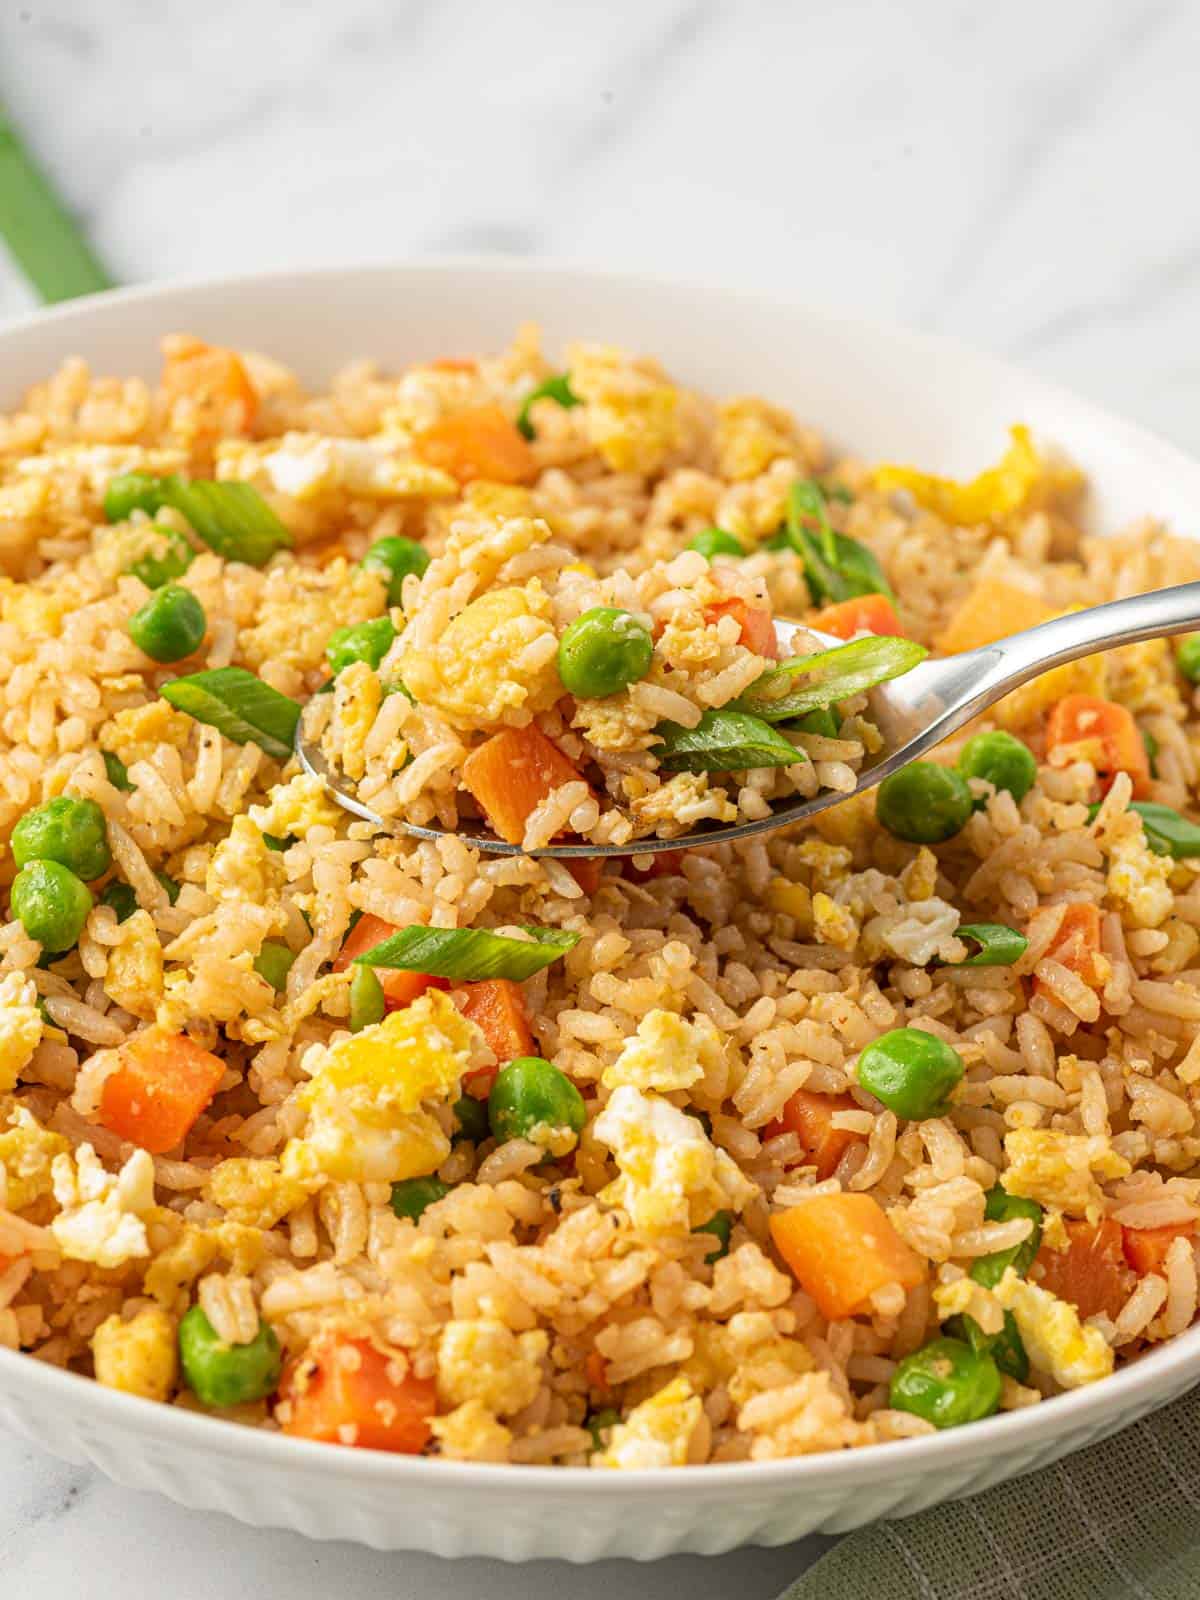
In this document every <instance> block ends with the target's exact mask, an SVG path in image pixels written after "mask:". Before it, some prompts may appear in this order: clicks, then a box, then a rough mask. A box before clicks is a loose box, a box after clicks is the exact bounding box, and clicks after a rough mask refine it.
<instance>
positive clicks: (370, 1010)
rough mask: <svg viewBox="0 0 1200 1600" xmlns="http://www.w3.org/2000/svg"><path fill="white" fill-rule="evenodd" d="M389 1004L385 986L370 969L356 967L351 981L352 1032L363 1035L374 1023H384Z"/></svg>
mask: <svg viewBox="0 0 1200 1600" xmlns="http://www.w3.org/2000/svg"><path fill="white" fill-rule="evenodd" d="M386 1010H387V1003H386V1001H385V1000H384V997H383V985H382V984H381V983H380V981H379V979H378V978H377V977H376V976H375V974H374V972H373V971H372V969H371V968H370V967H355V969H354V975H353V977H352V978H351V979H350V1032H351V1033H361V1031H362V1030H363V1029H364V1028H369V1027H371V1026H372V1024H373V1023H376V1022H382V1021H383V1015H384V1012H385V1011H386Z"/></svg>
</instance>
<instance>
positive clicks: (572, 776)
mask: <svg viewBox="0 0 1200 1600" xmlns="http://www.w3.org/2000/svg"><path fill="white" fill-rule="evenodd" d="M462 777H463V783H464V785H465V786H466V787H467V788H468V789H469V790H470V792H471V793H472V794H473V795H474V796H475V799H476V800H477V801H478V802H479V805H480V806H481V807H482V809H483V814H484V816H485V817H486V818H487V819H488V821H489V822H490V823H491V825H492V827H493V828H494V829H495V830H496V832H497V833H498V834H499V836H500V838H501V839H505V840H507V841H508V843H509V844H520V842H521V840H522V839H523V838H524V837H525V823H526V822H527V820H528V818H529V814H530V812H531V811H532V810H533V809H534V807H535V806H539V805H541V803H542V801H543V800H544V799H545V798H546V796H547V795H548V794H549V793H550V792H551V791H552V790H554V789H557V788H560V787H561V785H562V784H564V783H577V782H578V781H579V779H580V777H581V774H580V771H579V768H578V767H577V766H576V765H575V764H574V762H572V761H570V760H568V758H567V757H566V756H565V755H563V753H562V751H561V750H560V749H559V748H558V746H557V745H554V744H551V743H550V740H549V739H547V737H546V735H545V734H544V733H542V732H541V730H540V729H539V728H535V727H534V726H533V725H532V724H530V726H529V727H528V728H505V729H504V731H503V732H502V733H494V734H493V735H492V737H491V738H490V739H485V740H484V741H483V743H482V744H481V745H477V746H476V748H475V749H474V750H472V751H471V754H470V755H469V756H468V757H467V759H466V760H465V761H464V762H463V770H462Z"/></svg>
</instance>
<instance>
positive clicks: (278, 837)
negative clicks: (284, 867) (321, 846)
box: [262, 833, 296, 855]
mask: <svg viewBox="0 0 1200 1600" xmlns="http://www.w3.org/2000/svg"><path fill="white" fill-rule="evenodd" d="M262 837H263V843H264V844H265V845H266V847H267V849H268V850H274V851H276V852H278V853H279V854H280V855H282V853H283V852H284V851H285V850H290V849H291V848H292V846H293V845H294V844H295V842H296V835H295V834H294V833H285V834H278V833H264V834H263V836H262Z"/></svg>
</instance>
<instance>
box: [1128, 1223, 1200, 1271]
mask: <svg viewBox="0 0 1200 1600" xmlns="http://www.w3.org/2000/svg"><path fill="white" fill-rule="evenodd" d="M1195 1231H1196V1224H1195V1223H1194V1222H1168V1223H1167V1224H1165V1225H1164V1226H1163V1227H1161V1228H1127V1227H1124V1226H1123V1227H1122V1229H1121V1244H1122V1247H1123V1248H1124V1251H1125V1259H1126V1261H1127V1262H1128V1263H1129V1265H1130V1266H1131V1267H1132V1268H1133V1270H1134V1271H1135V1272H1136V1273H1137V1275H1138V1277H1139V1278H1144V1277H1145V1276H1146V1274H1147V1273H1148V1272H1162V1271H1163V1269H1164V1265H1165V1263H1166V1259H1167V1251H1168V1250H1169V1249H1170V1248H1171V1246H1172V1245H1173V1244H1174V1243H1175V1241H1176V1239H1190V1238H1191V1237H1192V1235H1193V1234H1194V1233H1195Z"/></svg>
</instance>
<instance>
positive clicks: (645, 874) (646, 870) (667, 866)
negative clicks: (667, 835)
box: [621, 850, 685, 883]
mask: <svg viewBox="0 0 1200 1600" xmlns="http://www.w3.org/2000/svg"><path fill="white" fill-rule="evenodd" d="M684 854H685V852H684V851H683V850H656V851H655V852H654V854H653V855H652V856H651V857H650V865H649V866H648V867H635V866H634V864H633V857H632V856H624V857H622V859H621V876H622V877H624V878H631V879H632V880H633V882H634V883H646V882H647V881H648V880H649V879H650V878H673V877H678V876H679V874H680V873H681V872H682V871H683V858H684Z"/></svg>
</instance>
